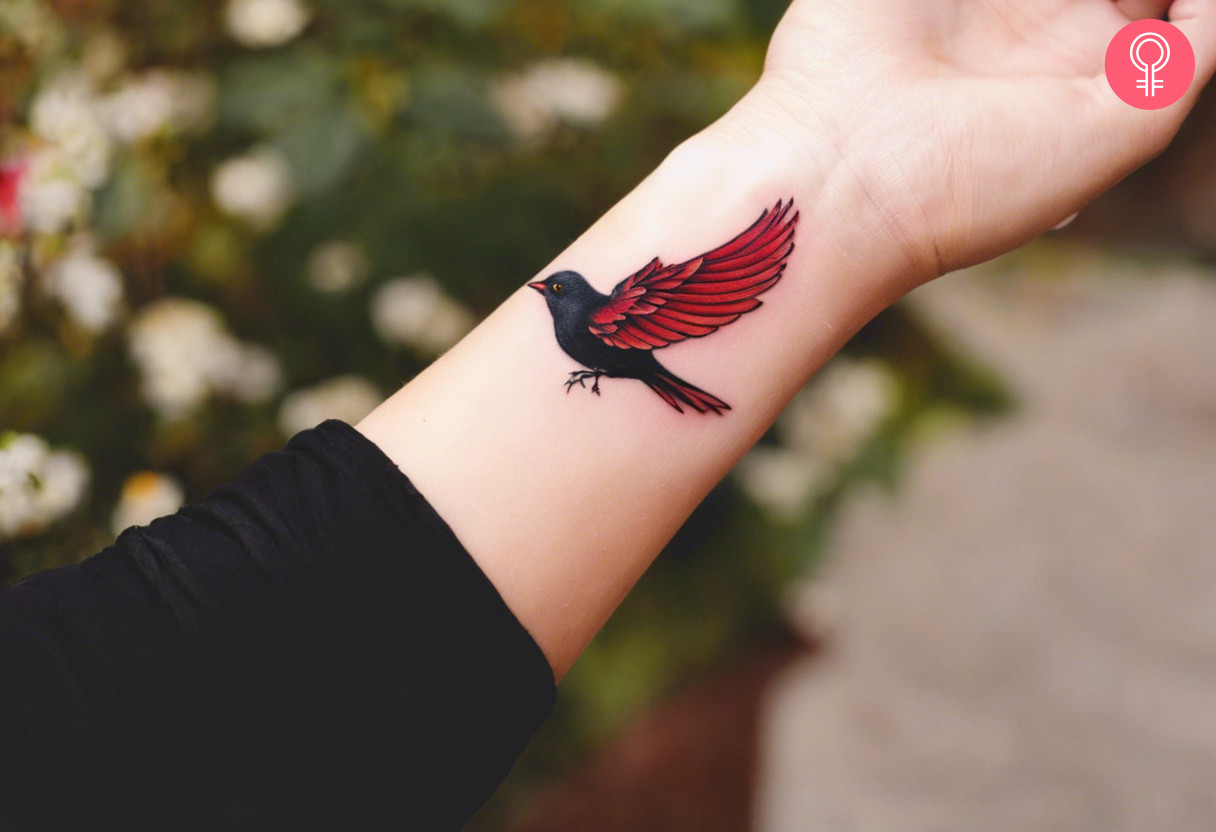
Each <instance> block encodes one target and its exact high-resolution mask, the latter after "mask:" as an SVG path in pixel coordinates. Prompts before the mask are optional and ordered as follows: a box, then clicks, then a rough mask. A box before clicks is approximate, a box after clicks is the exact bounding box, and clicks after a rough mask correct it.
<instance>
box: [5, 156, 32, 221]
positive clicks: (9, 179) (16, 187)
mask: <svg viewBox="0 0 1216 832" xmlns="http://www.w3.org/2000/svg"><path fill="white" fill-rule="evenodd" d="M26 169H27V165H26V162H25V160H24V159H9V160H7V161H4V162H0V237H15V236H16V235H18V234H20V233H21V206H20V204H19V203H18V197H19V195H20V193H21V180H22V179H23V178H24V177H25V172H26Z"/></svg>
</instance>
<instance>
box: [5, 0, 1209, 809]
mask: <svg viewBox="0 0 1216 832" xmlns="http://www.w3.org/2000/svg"><path fill="white" fill-rule="evenodd" d="M784 6H785V2H784V0H583V2H578V3H575V2H569V1H568V0H228V2H222V3H221V2H203V1H202V0H55V2H51V1H50V0H5V2H4V3H3V4H0V67H2V68H3V69H2V71H0V580H2V581H4V582H5V583H7V582H11V581H13V580H16V579H18V578H20V577H21V576H22V575H26V574H29V573H31V572H34V571H37V570H40V569H44V568H48V567H52V566H56V565H60V564H65V563H72V562H75V561H77V560H79V559H81V558H83V557H86V556H88V555H89V554H92V553H93V552H95V551H97V550H98V549H100V548H102V547H104V546H105V545H107V544H108V543H109V542H110V541H112V540H113V538H114V536H115V535H116V534H117V533H118V532H119V531H121V530H122V529H123V528H125V527H127V526H129V525H132V524H139V523H146V522H148V521H149V520H151V519H152V518H153V517H156V516H159V515H161V514H164V513H169V512H172V511H174V510H175V509H176V508H177V507H178V506H179V505H181V503H182V502H183V501H187V500H192V499H197V498H200V497H202V496H204V495H205V494H207V493H208V491H210V490H211V489H212V488H214V487H216V486H218V485H220V484H221V483H223V482H225V481H226V480H228V479H230V478H231V477H233V476H234V475H235V474H237V473H238V472H239V471H240V470H241V469H242V468H243V467H244V466H245V465H247V464H248V463H249V462H251V461H252V460H253V459H255V458H256V457H257V456H259V455H260V454H262V453H265V452H267V451H270V450H274V449H276V448H279V447H281V446H282V445H283V443H284V442H285V441H286V439H287V438H288V437H289V436H290V435H292V434H293V433H295V432H296V431H299V430H302V429H304V428H307V427H310V426H312V425H314V424H316V423H318V422H319V421H321V420H323V419H325V418H341V419H345V420H347V421H351V422H353V421H356V420H358V419H359V418H361V417H362V416H363V415H364V414H365V413H366V412H367V411H368V410H370V409H371V408H372V406H373V405H374V404H375V403H377V402H378V401H379V399H380V398H382V397H383V396H385V395H387V394H388V393H390V392H392V391H393V390H394V389H395V388H396V387H397V386H399V385H400V384H401V383H403V382H404V381H406V380H408V379H409V378H410V377H411V376H413V375H414V374H415V373H417V372H418V371H419V370H420V369H421V368H422V367H424V366H425V365H426V364H427V363H428V362H429V361H430V360H432V359H433V358H434V357H435V356H436V355H438V354H439V353H441V352H442V351H443V350H445V349H446V348H447V347H449V346H450V345H451V344H453V343H454V342H455V341H457V340H458V339H459V338H460V337H461V336H462V335H463V334H464V333H465V332H466V331H467V330H468V329H470V328H471V327H472V326H473V325H474V324H475V323H476V322H477V320H479V319H480V318H481V317H482V316H483V315H485V314H486V313H488V312H489V311H490V310H491V309H492V308H494V306H495V305H497V304H498V303H499V302H500V301H501V300H502V299H504V298H505V297H506V295H507V294H508V293H510V292H511V291H512V290H514V289H515V288H516V287H517V286H519V284H520V283H521V282H523V281H524V280H525V279H527V278H529V277H531V276H532V274H533V273H534V272H535V271H536V270H537V269H539V268H541V267H542V266H543V265H544V264H545V263H546V262H548V261H549V260H550V259H551V258H552V256H553V255H554V254H555V253H556V252H558V251H560V250H561V249H562V248H563V247H564V246H565V245H566V244H567V243H569V242H570V241H571V240H572V239H573V237H574V236H575V235H576V234H577V233H579V232H580V231H581V230H582V229H584V228H585V227H587V226H588V225H589V224H591V223H592V222H593V221H594V220H595V219H596V218H597V217H598V216H599V215H600V214H601V213H602V212H603V211H604V210H606V209H607V208H608V207H609V206H610V205H611V204H612V203H613V202H614V201H615V200H616V199H618V198H619V197H621V196H622V195H624V194H625V193H626V192H628V191H629V190H630V189H631V188H632V186H633V185H634V184H636V183H637V182H638V181H639V180H640V179H641V178H642V177H643V176H644V175H645V174H646V173H647V172H649V171H650V170H651V169H652V168H653V167H654V166H655V165H656V164H657V163H658V162H659V161H660V160H661V159H662V158H663V156H664V155H665V154H666V153H667V152H668V151H669V150H670V149H671V148H672V147H674V145H675V144H676V143H678V142H679V141H680V140H681V139H683V138H685V137H687V136H688V135H690V134H692V133H693V132H695V131H696V130H698V129H699V128H701V127H702V126H704V125H706V124H707V123H709V122H710V121H712V120H713V119H714V118H716V117H717V116H718V115H720V114H721V113H722V112H724V111H725V110H726V108H727V107H729V105H730V104H731V103H733V102H734V101H735V100H736V99H737V98H738V97H739V96H740V95H741V94H742V93H743V92H744V91H745V90H746V89H747V88H748V86H749V85H750V84H751V83H752V82H753V81H754V79H755V78H756V77H757V75H758V73H759V69H760V66H761V63H762V60H763V54H764V48H765V44H766V42H767V36H768V34H769V33H770V32H771V30H772V27H773V26H774V25H775V23H776V21H777V19H778V18H779V16H780V14H781V13H782V11H783V10H784ZM1209 98H1210V97H1209ZM1213 122H1216V110H1214V108H1213V107H1212V106H1210V101H1209V102H1205V103H1204V104H1202V105H1201V107H1200V110H1199V111H1198V112H1197V113H1196V115H1195V117H1193V118H1192V120H1191V121H1190V122H1189V123H1188V125H1187V127H1186V128H1185V129H1184V131H1183V135H1182V136H1181V138H1180V141H1179V142H1178V143H1176V144H1175V146H1174V147H1173V148H1171V150H1170V151H1169V152H1168V153H1167V154H1166V155H1165V156H1163V157H1162V158H1161V159H1159V160H1157V161H1156V162H1154V163H1153V164H1152V165H1150V166H1149V167H1147V168H1146V169H1144V170H1143V171H1141V172H1139V173H1138V174H1136V175H1135V176H1134V177H1133V178H1132V179H1130V180H1129V181H1128V182H1126V183H1124V184H1123V185H1121V186H1120V187H1119V188H1118V189H1117V190H1116V191H1115V192H1113V193H1112V194H1110V195H1108V196H1107V197H1105V198H1103V200H1101V201H1100V202H1099V203H1097V204H1096V205H1094V206H1093V207H1091V208H1090V209H1088V210H1087V211H1085V212H1083V214H1082V216H1081V217H1080V218H1079V219H1078V220H1077V221H1076V222H1074V223H1073V224H1072V225H1071V226H1069V227H1068V228H1067V229H1066V230H1064V231H1061V232H1058V233H1056V234H1055V235H1052V237H1051V238H1050V239H1047V240H1044V241H1040V242H1038V243H1036V244H1034V245H1033V246H1030V247H1028V248H1027V249H1024V250H1023V251H1021V252H1019V253H1017V254H1015V255H1012V256H1011V257H1009V258H1006V259H1004V260H1002V261H999V262H998V263H996V264H993V265H989V266H986V267H982V268H980V269H977V270H973V271H974V272H976V273H974V274H969V275H965V276H953V277H951V278H949V279H948V280H946V281H943V282H941V284H940V285H935V286H933V287H931V288H930V290H928V291H923V292H919V293H917V295H915V296H914V297H913V298H912V299H911V300H910V301H908V302H906V303H904V304H901V305H900V306H898V307H896V308H895V309H892V310H890V311H889V312H887V313H885V314H884V315H882V316H881V317H880V318H879V319H878V320H876V321H875V322H874V323H873V324H872V325H870V326H869V327H867V328H866V330H865V331H863V332H862V333H861V334H860V335H859V336H858V337H857V338H856V339H855V340H854V342H853V343H852V344H850V346H849V347H848V349H847V350H846V351H845V352H844V353H842V354H841V355H840V356H839V357H838V358H836V359H835V360H833V362H832V363H831V364H830V365H829V366H828V367H827V368H826V369H825V370H824V371H823V372H822V373H821V374H820V375H819V376H818V377H817V378H816V379H815V380H814V381H813V382H812V384H811V385H810V386H808V387H807V389H805V390H804V391H802V392H801V393H800V394H799V396H798V397H797V399H796V400H795V402H794V404H793V405H792V406H791V408H790V409H789V411H788V412H787V413H786V414H785V415H784V416H783V417H782V419H781V421H780V422H779V423H778V425H777V426H776V427H775V428H774V429H773V431H771V432H770V435H768V436H766V437H765V439H764V440H763V442H762V443H761V444H760V445H759V446H758V447H757V448H756V449H755V450H754V451H753V452H752V453H751V454H749V455H748V457H747V458H745V459H744V461H743V462H742V463H741V464H740V465H739V467H738V468H737V469H736V471H735V472H734V474H733V475H732V476H731V477H730V478H729V479H728V480H727V481H725V482H724V483H723V484H722V485H721V486H720V487H719V488H718V489H716V490H715V491H714V492H713V494H711V496H710V497H709V498H708V499H707V500H706V502H705V504H704V505H703V506H702V507H701V508H700V509H699V510H698V511H697V513H696V514H695V515H694V516H693V518H692V519H691V521H690V522H689V523H688V524H687V526H686V527H685V528H684V529H683V530H682V531H681V532H680V534H679V535H678V536H677V538H676V540H675V541H673V543H672V544H671V545H670V547H669V548H668V550H667V551H666V552H665V553H664V554H663V555H662V556H661V557H660V559H659V561H658V562H657V563H656V565H655V567H654V568H653V569H651V571H650V572H649V573H648V574H647V575H646V577H645V578H644V579H643V581H642V583H641V584H640V585H639V587H638V588H637V590H636V591H635V592H634V593H633V594H632V595H631V596H630V597H629V599H628V600H627V601H626V602H625V604H624V606H623V607H622V608H621V610H620V612H619V613H618V614H617V615H616V617H614V618H613V620H612V621H611V623H610V624H609V625H608V627H607V628H606V629H605V631H604V632H603V633H602V634H601V636H600V637H599V638H598V639H597V640H596V641H595V643H594V644H592V646H591V647H590V648H589V649H588V651H587V653H586V654H585V655H584V656H583V658H582V659H581V660H580V662H579V663H578V665H577V666H576V667H575V669H574V670H573V671H572V673H571V674H570V676H569V677H568V678H567V680H566V681H565V682H564V684H563V688H562V696H561V697H560V700H559V702H558V705H557V710H556V711H555V713H554V715H553V717H552V718H551V719H550V721H549V723H548V724H547V725H546V727H545V728H544V729H543V730H542V732H541V734H540V735H539V736H538V737H537V739H536V741H535V742H534V743H533V745H532V747H531V748H530V749H529V751H528V752H527V754H526V756H525V757H524V759H523V760H522V761H521V763H520V764H519V766H518V767H517V768H516V770H515V772H514V773H513V774H512V776H511V778H510V779H509V780H508V781H507V783H506V784H505V786H504V787H503V789H502V790H501V791H500V793H499V794H498V795H497V796H496V797H495V799H494V800H493V801H492V802H491V804H490V805H488V806H487V807H486V808H485V810H483V812H482V813H481V814H480V815H479V816H478V818H476V819H475V820H474V822H473V824H472V828H474V829H477V830H489V829H515V830H519V832H523V830H537V831H539V830H549V829H553V830H557V829H570V828H578V829H581V830H598V829H605V830H607V829H630V830H644V829H655V830H685V829H687V830H734V829H751V828H764V829H791V830H795V829H806V828H824V829H876V830H877V829H884V830H885V829H954V828H959V829H964V828H965V829H995V828H1036V829H1053V828H1060V829H1083V828H1084V829H1088V828H1093V829H1103V830H1110V829H1121V828H1144V829H1162V828H1171V829H1201V828H1213V826H1216V796H1213V795H1212V794H1211V793H1210V789H1209V787H1210V783H1211V782H1216V724H1213V720H1212V717H1211V716H1209V715H1208V712H1209V711H1212V712H1216V709H1212V708H1211V707H1209V706H1210V704H1211V703H1212V702H1216V626H1214V625H1210V624H1208V623H1207V620H1208V618H1216V616H1211V614H1210V613H1211V609H1212V604H1211V601H1213V600H1216V545H1214V544H1213V540H1212V533H1213V530H1214V527H1216V521H1214V520H1213V519H1212V518H1213V517H1216V504H1214V502H1213V495H1216V479H1214V477H1213V474H1214V472H1216V458H1214V457H1213V449H1216V383H1214V380H1216V339H1214V338H1213V333H1214V332H1216V294H1214V293H1216V281H1214V280H1213V274H1214V273H1216V272H1213V270H1212V269H1211V268H1210V266H1209V265H1205V264H1209V263H1210V262H1211V259H1212V256H1213V255H1214V254H1216V153H1214V152H1213V151H1214V150H1216V147H1214V142H1213V137H1216V133H1214V132H1213V131H1212V130H1211V129H1210V128H1211V127H1213V126H1216V125H1214V124H1213ZM1209 561H1210V562H1211V565H1209ZM1163 715H1168V718H1166V717H1165V716H1163ZM1163 720H1164V721H1163ZM1040 740H1041V741H1040ZM1116 763H1117V764H1116ZM1138 795H1139V796H1141V797H1142V798H1143V799H1140V800H1138V799H1137V796H1138ZM1192 824H1194V825H1192Z"/></svg>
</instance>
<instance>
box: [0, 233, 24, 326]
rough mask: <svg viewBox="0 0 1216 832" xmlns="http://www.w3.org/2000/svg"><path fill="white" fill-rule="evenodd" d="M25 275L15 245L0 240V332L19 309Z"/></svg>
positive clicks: (10, 322) (11, 320)
mask: <svg viewBox="0 0 1216 832" xmlns="http://www.w3.org/2000/svg"><path fill="white" fill-rule="evenodd" d="M24 283H25V276H24V274H23V272H22V270H21V257H20V255H19V254H18V253H17V247H16V246H15V245H13V243H11V242H9V241H8V240H0V333H3V332H4V330H6V329H8V327H9V325H10V324H12V322H13V321H14V320H15V319H16V318H17V314H18V313H19V312H20V311H21V287H22V285H23V284H24Z"/></svg>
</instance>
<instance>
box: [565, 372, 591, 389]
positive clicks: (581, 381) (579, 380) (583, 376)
mask: <svg viewBox="0 0 1216 832" xmlns="http://www.w3.org/2000/svg"><path fill="white" fill-rule="evenodd" d="M589 375H592V374H591V373H588V372H585V371H575V372H573V373H571V374H570V378H568V379H567V380H566V392H567V393H569V392H570V389H571V388H572V387H574V385H575V384H577V385H578V386H579V387H582V388H583V389H584V390H586V389H587V376H589Z"/></svg>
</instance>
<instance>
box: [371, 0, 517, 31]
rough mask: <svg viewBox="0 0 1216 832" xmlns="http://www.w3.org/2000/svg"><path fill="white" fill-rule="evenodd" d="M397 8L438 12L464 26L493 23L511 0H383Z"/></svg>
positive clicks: (509, 4)
mask: <svg viewBox="0 0 1216 832" xmlns="http://www.w3.org/2000/svg"><path fill="white" fill-rule="evenodd" d="M383 2H384V4H385V5H387V6H392V7H394V8H398V9H416V10H418V11H421V12H428V13H432V14H439V15H443V16H445V17H448V18H450V19H451V20H453V21H455V22H456V23H460V24H463V25H465V26H484V25H486V24H488V23H493V22H494V21H495V20H497V19H498V18H499V17H500V16H501V15H502V13H503V12H504V11H505V10H506V9H507V8H509V7H510V6H511V5H512V0H383Z"/></svg>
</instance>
